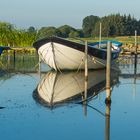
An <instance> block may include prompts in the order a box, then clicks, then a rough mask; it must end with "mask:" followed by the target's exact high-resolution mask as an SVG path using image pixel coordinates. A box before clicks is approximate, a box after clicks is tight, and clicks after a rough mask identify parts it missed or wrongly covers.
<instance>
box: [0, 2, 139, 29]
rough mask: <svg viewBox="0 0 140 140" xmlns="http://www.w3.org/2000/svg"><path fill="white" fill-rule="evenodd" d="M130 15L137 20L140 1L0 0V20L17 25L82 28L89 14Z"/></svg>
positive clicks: (22, 26) (21, 26)
mask: <svg viewBox="0 0 140 140" xmlns="http://www.w3.org/2000/svg"><path fill="white" fill-rule="evenodd" d="M116 13H120V14H121V15H122V14H126V15H128V14H131V15H132V16H134V17H135V18H137V19H138V20H139V19H140V0H0V21H4V22H10V23H12V24H14V25H16V26H17V27H18V28H28V27H29V26H34V27H36V28H40V27H42V26H55V27H59V26H61V25H64V24H68V25H71V26H73V27H75V28H81V27H82V20H83V18H84V17H86V16H89V15H96V16H100V17H102V16H105V15H109V14H116Z"/></svg>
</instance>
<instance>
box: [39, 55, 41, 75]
mask: <svg viewBox="0 0 140 140" xmlns="http://www.w3.org/2000/svg"><path fill="white" fill-rule="evenodd" d="M38 73H39V76H40V77H41V58H40V56H39V62H38Z"/></svg>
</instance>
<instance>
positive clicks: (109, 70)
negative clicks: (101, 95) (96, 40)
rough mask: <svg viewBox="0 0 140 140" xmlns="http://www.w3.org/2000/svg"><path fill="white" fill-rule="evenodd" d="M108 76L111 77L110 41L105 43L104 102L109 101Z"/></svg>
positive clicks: (108, 102) (107, 102)
mask: <svg viewBox="0 0 140 140" xmlns="http://www.w3.org/2000/svg"><path fill="white" fill-rule="evenodd" d="M110 77H111V42H110V41H108V43H107V62H106V99H105V103H106V104H110V103H111V90H110Z"/></svg>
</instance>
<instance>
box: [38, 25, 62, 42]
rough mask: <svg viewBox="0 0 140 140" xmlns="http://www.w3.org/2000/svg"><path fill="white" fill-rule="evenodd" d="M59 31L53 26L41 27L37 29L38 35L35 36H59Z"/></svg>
mask: <svg viewBox="0 0 140 140" xmlns="http://www.w3.org/2000/svg"><path fill="white" fill-rule="evenodd" d="M60 34H61V32H60V31H59V30H58V29H56V28H55V27H42V28H41V29H40V30H39V31H38V35H37V38H38V39H40V38H44V37H50V36H53V35H55V36H60Z"/></svg>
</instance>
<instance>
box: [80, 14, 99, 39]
mask: <svg viewBox="0 0 140 140" xmlns="http://www.w3.org/2000/svg"><path fill="white" fill-rule="evenodd" d="M99 20H100V18H99V17H98V16H93V15H90V16H87V17H85V18H84V19H83V24H82V28H83V32H84V35H85V37H91V36H92V34H94V33H93V31H94V29H95V25H96V23H97V22H99Z"/></svg>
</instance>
